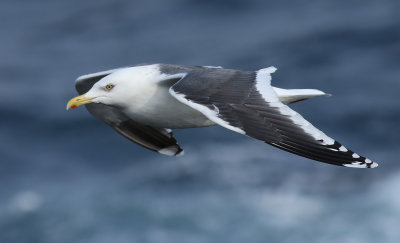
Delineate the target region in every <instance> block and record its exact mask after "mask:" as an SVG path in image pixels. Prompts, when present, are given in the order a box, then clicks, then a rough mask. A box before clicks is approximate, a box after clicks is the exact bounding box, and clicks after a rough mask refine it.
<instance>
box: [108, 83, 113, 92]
mask: <svg viewBox="0 0 400 243" xmlns="http://www.w3.org/2000/svg"><path fill="white" fill-rule="evenodd" d="M112 88H114V85H113V84H107V85H106V90H108V91H110V90H112Z"/></svg>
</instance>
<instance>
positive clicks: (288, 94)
mask: <svg viewBox="0 0 400 243" xmlns="http://www.w3.org/2000/svg"><path fill="white" fill-rule="evenodd" d="M273 89H274V91H275V93H276V94H277V95H278V97H279V100H280V101H281V102H282V103H283V104H285V105H287V104H291V103H295V102H298V101H302V100H306V99H309V98H313V97H318V96H326V97H327V96H331V95H330V94H327V93H325V92H322V91H321V90H318V89H281V88H276V87H273Z"/></svg>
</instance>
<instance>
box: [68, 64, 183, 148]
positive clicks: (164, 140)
mask: <svg viewBox="0 0 400 243" xmlns="http://www.w3.org/2000/svg"><path fill="white" fill-rule="evenodd" d="M116 70H118V69H113V70H109V71H104V72H99V73H94V74H88V75H84V76H81V77H79V78H78V79H77V80H76V83H75V88H76V90H77V91H78V93H79V94H84V93H86V92H87V91H88V90H89V89H90V88H91V87H92V86H93V85H94V84H95V83H96V82H97V81H99V80H100V79H102V78H104V77H105V76H107V75H109V74H111V73H113V72H114V71H116ZM85 106H86V109H87V110H88V111H89V112H90V113H91V114H92V115H93V116H94V117H96V118H98V119H99V120H101V121H103V122H105V123H107V124H108V125H110V126H111V127H112V128H114V129H115V130H116V131H117V132H118V133H120V134H121V135H122V136H124V137H126V138H127V139H129V140H131V141H133V142H135V143H137V144H139V145H141V146H143V147H145V148H147V149H150V150H153V151H156V152H159V153H162V154H166V155H179V154H181V153H182V152H183V150H182V149H181V147H180V146H179V145H178V143H177V141H176V139H175V138H174V136H173V134H172V132H171V130H169V129H165V128H155V127H151V126H147V125H145V124H141V123H138V122H136V121H134V120H132V119H130V118H129V117H127V116H126V115H124V114H123V113H122V112H121V111H119V110H118V109H116V108H114V107H111V106H107V105H103V104H95V103H90V104H86V105H85Z"/></svg>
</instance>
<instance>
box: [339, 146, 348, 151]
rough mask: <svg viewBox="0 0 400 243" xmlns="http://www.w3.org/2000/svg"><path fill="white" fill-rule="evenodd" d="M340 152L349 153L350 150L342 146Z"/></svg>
mask: <svg viewBox="0 0 400 243" xmlns="http://www.w3.org/2000/svg"><path fill="white" fill-rule="evenodd" d="M339 151H341V152H347V151H348V150H347V148H346V147H345V146H343V145H342V146H340V148H339Z"/></svg>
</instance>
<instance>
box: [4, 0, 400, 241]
mask: <svg viewBox="0 0 400 243" xmlns="http://www.w3.org/2000/svg"><path fill="white" fill-rule="evenodd" d="M399 10H400V1H398V0H382V1H373V0H348V1H334V0H332V1H328V0H323V1H306V0H290V1H289V0H279V1H262V0H258V1H257V0H250V1H245V0H229V1H222V0H219V1H211V0H186V1H184V0H171V1H161V0H148V1H121V0H113V1H105V0H96V1H95V0H89V1H51V0H38V1H28V0H21V1H11V0H3V1H1V2H0V30H1V34H0V54H1V58H0V84H1V87H0V242H2V243H3V242H4V243H8V242H10V243H19V242H21V243H23V242H29V243H35V242H38V243H70V242H74V243H83V242H85V243H86V242H96V243H107V242H113V243H128V242H138V243H162V242H185V243H186V242H188V243H206V242H207V243H209V242H230V243H242V242H249V243H258V242H259V243H265V242H288V243H292V242H296V243H301V242H307V243H308V242H324V243H337V242H341V243H357V242H362V243H369V242H385V243H392V242H393V243H398V242H400V230H399V227H400V142H399V140H400V128H399V124H400V97H399V93H400V15H399ZM136 63H172V64H188V65H216V66H219V65H221V66H223V67H226V68H240V69H243V70H257V69H260V68H264V67H268V66H271V65H274V66H276V67H277V68H278V71H277V72H276V73H275V74H274V76H273V80H272V83H273V85H275V86H278V87H282V88H317V89H321V90H323V91H325V92H327V93H330V94H333V96H332V97H330V98H315V99H312V100H308V101H304V102H300V103H297V104H295V105H293V106H292V107H293V108H294V109H295V110H297V111H299V112H300V113H301V114H303V115H304V117H306V118H307V119H308V120H309V121H311V122H312V123H313V124H315V125H316V126H317V127H318V128H320V129H321V130H323V131H324V132H326V133H327V134H328V135H330V136H332V137H334V138H336V139H337V140H339V141H340V142H342V143H343V144H344V145H346V146H347V147H349V148H351V149H352V150H354V151H355V152H357V153H359V154H361V155H365V156H367V157H369V158H371V159H373V160H375V161H377V162H379V167H378V168H377V169H369V170H366V169H351V168H344V167H338V166H333V165H328V164H323V163H318V162H315V161H311V160H308V159H305V158H301V157H298V156H295V155H292V154H289V153H287V152H284V151H281V150H278V149H276V148H273V147H271V146H268V145H266V144H264V143H262V142H259V141H256V140H253V139H250V138H248V137H245V136H241V135H239V134H236V133H234V132H231V131H229V130H226V129H224V128H222V127H209V128H201V129H188V130H175V131H174V134H175V136H176V137H177V139H178V140H179V143H180V144H181V145H182V147H183V148H184V149H185V155H184V156H181V157H168V156H163V155H160V154H157V153H154V152H151V151H148V150H146V149H144V148H141V147H139V146H137V145H136V144H133V143H132V142H130V141H128V140H126V139H124V138H123V137H121V136H120V135H118V134H117V133H116V132H114V131H113V130H112V129H111V128H110V127H108V126H107V125H105V124H103V123H102V122H100V121H98V120H96V119H95V118H94V117H92V116H91V115H90V114H89V113H88V112H87V111H86V110H85V109H84V108H79V109H75V110H72V111H66V110H65V106H66V103H67V101H68V100H69V99H70V98H72V97H74V96H76V91H75V88H74V80H75V79H76V77H78V76H80V75H83V74H86V73H91V72H97V71H102V70H106V69H111V68H116V67H120V66H127V65H131V64H136Z"/></svg>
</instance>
